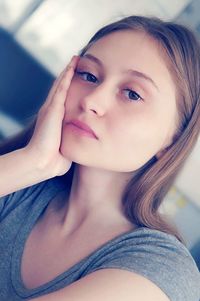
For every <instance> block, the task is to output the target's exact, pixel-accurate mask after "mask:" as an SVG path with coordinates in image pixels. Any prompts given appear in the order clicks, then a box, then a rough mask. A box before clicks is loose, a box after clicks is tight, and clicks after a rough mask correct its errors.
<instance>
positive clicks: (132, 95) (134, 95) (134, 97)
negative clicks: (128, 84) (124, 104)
mask: <svg viewBox="0 0 200 301" xmlns="http://www.w3.org/2000/svg"><path fill="white" fill-rule="evenodd" d="M124 91H128V92H129V93H128V94H129V96H130V98H129V99H131V100H137V101H138V100H143V98H142V97H141V96H140V95H139V94H138V93H136V92H135V91H133V90H131V89H125V90H124Z"/></svg>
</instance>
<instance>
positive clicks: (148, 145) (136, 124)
mask: <svg viewBox="0 0 200 301" xmlns="http://www.w3.org/2000/svg"><path fill="white" fill-rule="evenodd" d="M133 116H134V117H130V116H127V118H126V119H124V118H123V119H122V120H121V121H119V120H118V122H117V123H115V126H112V128H110V130H109V136H108V137H109V141H108V144H109V145H110V150H112V152H113V153H115V159H116V157H117V160H119V161H120V160H121V162H122V161H123V162H124V164H126V165H127V166H129V165H130V166H131V164H133V167H136V168H139V167H140V166H142V165H143V164H145V163H146V162H147V161H148V160H149V159H151V158H152V157H153V156H154V155H155V154H156V153H157V151H158V150H159V149H160V146H161V144H162V142H161V141H162V137H163V135H162V134H160V132H162V131H161V129H160V128H159V122H158V120H156V118H155V117H154V118H152V117H151V116H148V115H145V114H144V112H143V113H142V114H140V115H137V116H136V114H135V115H133ZM135 164H136V165H135Z"/></svg>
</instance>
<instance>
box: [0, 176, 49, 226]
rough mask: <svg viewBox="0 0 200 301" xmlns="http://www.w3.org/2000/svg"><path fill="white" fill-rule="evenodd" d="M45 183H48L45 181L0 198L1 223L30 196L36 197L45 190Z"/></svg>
mask: <svg viewBox="0 0 200 301" xmlns="http://www.w3.org/2000/svg"><path fill="white" fill-rule="evenodd" d="M45 183H46V181H43V182H40V183H37V184H35V185H32V186H29V187H26V188H24V189H21V190H17V191H15V192H13V193H10V194H7V195H5V196H3V197H0V222H1V221H2V220H3V219H4V218H5V217H6V216H7V215H8V214H9V213H10V212H11V211H12V210H13V209H15V208H16V207H17V206H19V205H20V204H21V203H22V202H23V201H24V200H26V199H28V198H29V197H30V196H31V197H36V196H37V194H38V193H40V192H41V190H42V189H43V187H44V185H45Z"/></svg>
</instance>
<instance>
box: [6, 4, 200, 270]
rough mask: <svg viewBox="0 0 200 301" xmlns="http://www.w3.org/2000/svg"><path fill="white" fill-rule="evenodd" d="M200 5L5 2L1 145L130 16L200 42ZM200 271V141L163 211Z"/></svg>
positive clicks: (23, 124) (164, 204)
mask: <svg viewBox="0 0 200 301" xmlns="http://www.w3.org/2000/svg"><path fill="white" fill-rule="evenodd" d="M199 12H200V0H193V1H191V0H168V1H166V0H138V1H136V0H135V1H133V0H115V1H112V0H85V1H81V0H73V1H72V0H70V1H69V0H68V1H67V0H56V1H54V0H15V1H12V0H0V141H3V140H4V139H6V138H7V137H9V136H10V135H13V134H15V133H17V132H18V131H20V130H21V129H22V128H23V127H24V126H25V125H26V124H27V123H28V121H29V120H30V118H31V117H32V116H33V114H35V113H36V112H37V111H38V109H39V107H40V106H41V104H42V103H43V102H44V100H45V99H46V96H47V94H48V91H49V89H50V87H51V85H52V83H53V80H54V79H55V77H57V76H58V75H59V74H60V72H61V71H62V70H63V68H64V67H65V66H66V65H67V63H68V62H69V60H70V58H71V56H72V55H73V54H77V53H78V51H79V50H80V49H81V48H82V47H83V46H84V45H85V44H86V43H87V42H88V40H89V39H90V37H91V36H92V35H93V34H94V33H95V31H96V30H97V29H99V28H100V27H102V26H104V25H106V24H107V23H109V22H113V21H116V20H118V19H120V18H122V17H125V16H127V15H131V14H142V15H147V16H157V17H161V18H162V19H164V20H172V21H178V22H179V23H182V24H184V25H187V26H188V27H190V28H192V29H193V30H195V32H196V34H197V35H198V36H199V37H200V14H199ZM160 210H161V211H162V212H165V213H167V214H168V215H169V216H170V217H171V218H172V219H173V220H174V221H175V223H176V224H177V226H178V228H179V230H180V231H181V233H182V234H183V236H184V237H185V240H186V242H187V246H188V248H189V250H190V252H191V254H192V256H193V257H194V259H195V261H196V263H197V265H198V267H199V269H200V139H199V141H198V143H197V145H196V147H195V149H194V151H193V152H192V154H191V156H190V158H189V160H188V162H187V163H186V165H185V166H184V169H183V170H182V172H181V174H180V175H179V177H178V178H177V180H176V182H175V183H174V185H173V187H172V189H171V190H170V192H169V193H168V195H167V197H166V198H165V201H164V202H163V205H162V207H161V208H160Z"/></svg>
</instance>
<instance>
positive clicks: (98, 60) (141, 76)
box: [81, 53, 159, 91]
mask: <svg viewBox="0 0 200 301" xmlns="http://www.w3.org/2000/svg"><path fill="white" fill-rule="evenodd" d="M81 58H86V59H89V60H91V61H93V62H95V63H96V64H97V65H99V66H100V67H101V68H103V63H102V62H101V61H100V59H98V58H97V57H96V56H94V55H92V54H89V53H86V54H84V55H83V56H81ZM125 73H128V74H130V75H132V76H134V77H135V76H137V77H140V78H143V79H145V80H147V81H148V82H150V83H151V84H152V85H153V86H154V88H156V89H157V90H158V91H159V88H158V86H157V85H156V83H155V82H154V81H153V79H152V78H151V77H149V76H148V75H147V74H145V73H143V72H140V71H137V70H132V69H129V70H127V71H125Z"/></svg>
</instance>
